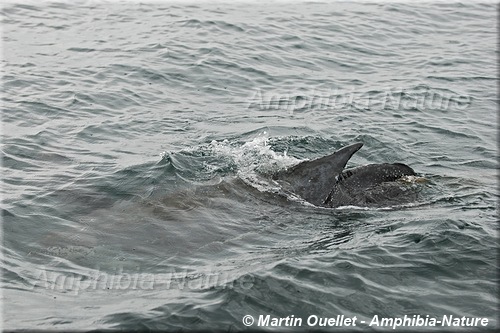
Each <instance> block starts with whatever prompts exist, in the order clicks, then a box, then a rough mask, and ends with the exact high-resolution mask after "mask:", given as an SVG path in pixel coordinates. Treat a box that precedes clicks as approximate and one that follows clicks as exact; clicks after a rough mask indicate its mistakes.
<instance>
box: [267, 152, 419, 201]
mask: <svg viewBox="0 0 500 333" xmlns="http://www.w3.org/2000/svg"><path fill="white" fill-rule="evenodd" d="M362 146H363V144H362V143H355V144H353V145H350V146H347V147H344V148H342V149H340V150H338V151H336V152H335V153H333V154H331V155H328V156H325V157H321V158H318V159H316V160H313V161H304V162H302V163H299V164H297V165H295V166H293V167H292V168H290V169H288V170H284V171H281V172H278V173H276V174H274V175H273V179H274V180H276V181H277V182H278V183H279V184H280V185H281V186H282V188H283V190H285V191H286V192H290V193H294V194H296V195H299V196H300V197H301V198H302V199H304V200H306V201H307V202H309V203H311V204H313V205H315V206H321V207H339V206H350V205H354V206H367V207H379V206H389V205H397V204H403V203H408V202H411V201H414V200H415V199H416V196H417V193H418V191H417V190H416V188H415V187H414V186H413V187H412V186H409V185H408V184H405V183H404V182H402V181H401V180H403V179H404V178H405V177H406V176H415V171H413V169H412V168H410V167H409V166H407V165H405V164H401V163H393V164H389V163H383V164H369V165H365V166H361V167H357V168H353V169H348V170H344V168H345V166H346V164H347V162H348V161H349V159H350V158H351V157H352V155H353V154H354V153H355V152H357V151H358V150H359V149H360V148H361V147H362Z"/></svg>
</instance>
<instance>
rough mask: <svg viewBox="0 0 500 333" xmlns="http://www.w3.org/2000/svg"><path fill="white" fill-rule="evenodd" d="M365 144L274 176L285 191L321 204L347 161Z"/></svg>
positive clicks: (318, 204)
mask: <svg viewBox="0 0 500 333" xmlns="http://www.w3.org/2000/svg"><path fill="white" fill-rule="evenodd" d="M362 146H363V144H362V143H355V144H353V145H350V146H347V147H344V148H342V149H340V150H338V151H336V152H335V153H333V154H331V155H328V156H325V157H321V158H318V159H316V160H313V161H304V162H302V163H299V164H297V165H295V166H294V167H292V168H290V169H288V170H285V171H282V172H279V173H277V174H275V175H274V176H273V179H274V180H276V181H278V182H279V183H280V184H281V186H282V187H283V189H284V190H285V191H289V192H292V193H294V194H297V195H299V196H300V197H301V198H303V199H304V200H306V201H308V202H310V203H312V204H314V205H317V206H321V205H322V204H323V203H324V201H325V199H326V198H327V196H328V194H329V193H330V191H331V190H332V188H333V186H334V184H335V182H336V180H335V179H336V177H337V176H339V175H340V174H341V173H342V171H343V170H344V167H345V165H346V164H347V161H349V159H350V158H351V156H352V155H353V154H354V153H355V152H357V151H358V150H359V149H360V148H361V147H362Z"/></svg>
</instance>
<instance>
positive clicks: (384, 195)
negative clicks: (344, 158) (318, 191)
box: [323, 163, 416, 207]
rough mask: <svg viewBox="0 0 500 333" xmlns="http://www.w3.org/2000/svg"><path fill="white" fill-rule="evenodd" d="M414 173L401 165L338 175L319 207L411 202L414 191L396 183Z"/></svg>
mask: <svg viewBox="0 0 500 333" xmlns="http://www.w3.org/2000/svg"><path fill="white" fill-rule="evenodd" d="M414 175H415V171H413V169H412V168H410V167H409V166H407V165H405V164H402V163H393V164H389V163H383V164H369V165H365V166H362V167H358V168H354V169H350V170H345V171H344V172H342V173H341V174H340V176H339V177H338V179H337V182H336V183H335V184H334V186H333V187H332V189H331V191H330V193H329V195H328V197H327V198H326V200H325V201H324V202H323V205H325V206H328V207H339V206H346V205H356V206H380V205H386V206H387V205H391V204H401V203H404V202H409V201H413V200H414V199H415V196H416V192H415V191H412V189H411V188H409V187H408V186H406V185H405V184H402V183H401V182H398V181H397V180H399V179H401V178H402V177H404V176H414Z"/></svg>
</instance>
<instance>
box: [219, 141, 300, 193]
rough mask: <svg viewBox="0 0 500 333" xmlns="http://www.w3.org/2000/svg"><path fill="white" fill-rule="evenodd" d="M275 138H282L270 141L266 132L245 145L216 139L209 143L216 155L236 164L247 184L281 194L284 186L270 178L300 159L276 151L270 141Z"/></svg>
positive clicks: (238, 173) (237, 170)
mask: <svg viewBox="0 0 500 333" xmlns="http://www.w3.org/2000/svg"><path fill="white" fill-rule="evenodd" d="M276 139H279V138H274V139H270V138H269V137H268V135H267V133H266V132H263V133H261V134H259V135H258V136H257V137H255V138H253V139H252V140H250V141H248V142H244V143H243V144H241V142H240V143H238V142H236V143H232V142H230V141H228V140H223V141H215V140H214V141H212V142H211V143H210V148H211V152H212V154H213V155H215V156H217V157H218V158H221V159H224V160H226V162H227V163H230V164H233V165H234V166H235V170H236V173H237V176H238V177H239V178H240V179H242V180H243V181H244V182H245V183H247V184H248V185H250V186H253V187H255V188H257V189H258V190H259V191H266V192H278V191H280V189H281V187H280V186H279V185H278V184H277V183H275V182H274V181H272V180H270V177H269V176H270V175H272V174H273V173H275V172H277V171H279V170H283V169H286V168H289V167H291V166H293V165H295V164H297V163H299V162H301V160H299V159H297V158H294V157H290V156H288V155H287V153H286V151H284V152H283V153H277V152H275V151H273V150H272V149H271V146H270V144H269V142H270V140H276ZM281 139H282V138H281Z"/></svg>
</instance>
